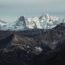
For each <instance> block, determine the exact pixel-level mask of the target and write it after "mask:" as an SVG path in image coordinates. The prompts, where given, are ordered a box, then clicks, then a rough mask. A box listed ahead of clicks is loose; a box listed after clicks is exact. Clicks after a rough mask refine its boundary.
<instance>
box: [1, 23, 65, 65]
mask: <svg viewBox="0 0 65 65" xmlns="http://www.w3.org/2000/svg"><path fill="white" fill-rule="evenodd" d="M0 64H1V65H9V64H10V65H16V64H17V65H34V64H35V65H49V64H50V65H65V24H64V23H61V24H58V25H57V26H56V27H54V28H52V29H48V30H45V29H32V30H25V31H0Z"/></svg>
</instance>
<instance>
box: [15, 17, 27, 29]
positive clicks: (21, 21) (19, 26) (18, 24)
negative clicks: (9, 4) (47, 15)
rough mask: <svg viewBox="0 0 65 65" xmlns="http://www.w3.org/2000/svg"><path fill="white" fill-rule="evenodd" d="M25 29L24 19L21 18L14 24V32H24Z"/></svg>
mask: <svg viewBox="0 0 65 65" xmlns="http://www.w3.org/2000/svg"><path fill="white" fill-rule="evenodd" d="M25 29H26V23H25V17H24V16H21V17H20V18H19V19H18V20H17V21H16V24H15V30H25Z"/></svg>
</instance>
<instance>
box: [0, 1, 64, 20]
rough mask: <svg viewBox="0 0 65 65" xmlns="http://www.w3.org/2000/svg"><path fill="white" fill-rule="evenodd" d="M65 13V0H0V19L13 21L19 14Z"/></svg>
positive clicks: (28, 15) (59, 14) (26, 15)
mask: <svg viewBox="0 0 65 65" xmlns="http://www.w3.org/2000/svg"><path fill="white" fill-rule="evenodd" d="M45 13H49V14H51V15H58V16H61V15H65V0H0V19H2V20H6V21H14V20H16V19H17V18H18V17H19V16H22V15H24V16H25V17H30V16H40V15H42V14H45Z"/></svg>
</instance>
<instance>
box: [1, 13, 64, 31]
mask: <svg viewBox="0 0 65 65" xmlns="http://www.w3.org/2000/svg"><path fill="white" fill-rule="evenodd" d="M63 22H64V19H63V20H61V19H60V18H59V17H55V16H49V15H48V14H47V15H45V16H40V17H31V18H25V17H24V16H20V17H19V18H18V20H16V21H14V22H12V23H11V22H4V21H1V20H0V30H12V31H14V30H16V31H18V30H20V31H23V30H28V29H52V28H54V27H55V26H57V24H59V23H63Z"/></svg>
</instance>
